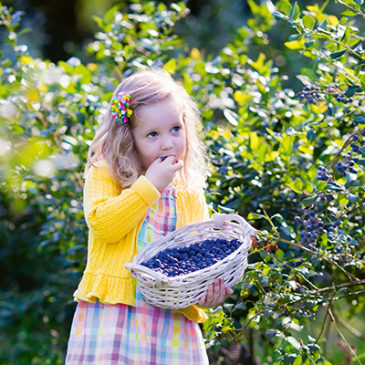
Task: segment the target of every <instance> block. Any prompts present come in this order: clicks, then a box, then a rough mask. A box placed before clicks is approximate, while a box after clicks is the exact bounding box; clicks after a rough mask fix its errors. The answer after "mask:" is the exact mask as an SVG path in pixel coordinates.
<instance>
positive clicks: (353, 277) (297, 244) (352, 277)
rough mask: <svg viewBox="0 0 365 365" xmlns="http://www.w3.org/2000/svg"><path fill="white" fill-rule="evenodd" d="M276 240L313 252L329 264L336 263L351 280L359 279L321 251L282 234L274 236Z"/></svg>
mask: <svg viewBox="0 0 365 365" xmlns="http://www.w3.org/2000/svg"><path fill="white" fill-rule="evenodd" d="M274 238H275V239H276V240H277V242H283V243H286V244H288V245H290V246H294V247H298V248H300V249H301V250H303V251H305V252H308V253H310V254H312V255H314V256H316V257H319V258H321V259H323V260H324V261H326V262H327V263H328V264H331V265H335V266H336V267H337V268H338V269H339V270H341V271H342V272H343V273H344V274H345V275H346V276H347V277H348V278H349V279H350V280H351V281H358V280H359V279H358V278H357V277H356V276H355V275H353V274H351V273H349V272H348V271H346V270H345V269H344V268H343V267H342V266H341V265H339V264H338V263H337V262H336V261H333V260H331V259H329V258H327V257H325V256H323V255H321V254H319V253H317V252H315V251H313V250H310V249H309V248H307V247H304V246H302V245H300V244H299V243H296V242H291V241H288V240H285V239H283V238H281V237H280V236H279V237H274Z"/></svg>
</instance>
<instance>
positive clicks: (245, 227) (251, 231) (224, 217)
mask: <svg viewBox="0 0 365 365" xmlns="http://www.w3.org/2000/svg"><path fill="white" fill-rule="evenodd" d="M212 218H213V221H214V224H215V225H216V227H218V228H222V227H223V225H224V222H225V221H236V222H237V223H239V224H240V226H241V227H242V231H243V234H247V235H250V236H254V237H256V235H257V230H256V229H255V228H253V227H252V226H251V225H250V224H249V223H247V221H246V220H245V219H243V218H242V217H241V216H240V215H238V214H222V213H214V214H213V217H212Z"/></svg>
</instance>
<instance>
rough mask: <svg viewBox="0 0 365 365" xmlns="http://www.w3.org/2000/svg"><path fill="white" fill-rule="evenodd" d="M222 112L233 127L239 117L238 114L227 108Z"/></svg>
mask: <svg viewBox="0 0 365 365" xmlns="http://www.w3.org/2000/svg"><path fill="white" fill-rule="evenodd" d="M223 114H224V116H225V117H226V119H227V120H228V122H229V123H231V124H232V125H234V126H235V127H236V126H237V125H238V119H239V116H238V114H236V113H235V112H233V111H232V110H229V109H224V110H223Z"/></svg>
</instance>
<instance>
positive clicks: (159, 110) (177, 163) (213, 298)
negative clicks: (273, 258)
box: [66, 71, 232, 365]
mask: <svg viewBox="0 0 365 365" xmlns="http://www.w3.org/2000/svg"><path fill="white" fill-rule="evenodd" d="M199 126H200V116H199V111H198V109H197V106H196V105H195V104H194V103H193V101H192V100H191V98H190V97H189V96H188V94H187V93H186V91H185V90H184V89H183V88H182V87H181V86H179V85H178V84H177V83H176V82H175V81H174V80H173V79H172V78H171V77H170V76H169V75H168V74H167V73H165V72H163V71H144V72H137V73H135V74H133V75H132V76H130V77H128V78H127V79H125V80H124V81H123V82H122V83H121V84H120V85H119V86H118V87H117V89H116V90H115V93H114V95H113V97H112V101H111V103H110V107H109V110H108V112H107V114H106V116H105V119H104V122H103V124H102V125H101V127H100V129H99V130H98V132H97V133H96V136H95V138H94V140H93V142H92V144H91V146H90V150H89V156H88V157H89V158H88V164H87V166H86V171H85V175H86V180H85V187H84V212H85V218H86V221H87V225H88V227H89V244H88V260H87V266H86V269H85V272H84V274H83V277H82V280H81V282H80V284H79V287H78V289H77V290H76V292H75V294H74V296H75V300H76V301H78V305H77V309H76V313H75V316H74V320H73V324H72V328H71V335H70V340H69V344H68V351H67V355H66V364H68V365H73V364H102V365H107V364H113V365H114V364H115V365H116V364H142V365H146V364H166V365H172V364H189V365H190V364H191V365H193V364H194V365H199V364H208V358H207V354H206V350H205V346H204V342H203V339H202V334H201V331H200V328H199V325H198V323H202V322H204V321H205V319H206V315H205V313H204V312H203V310H202V309H201V308H200V307H206V308H208V307H214V306H216V305H218V304H220V303H221V302H223V301H224V300H225V299H226V297H227V296H228V295H230V294H231V293H232V290H231V289H230V288H228V287H226V286H225V285H224V282H222V281H217V280H216V281H215V282H214V284H212V285H210V287H209V288H208V290H207V292H206V294H205V295H203V297H202V298H201V299H200V301H199V305H200V307H199V306H196V305H193V306H191V307H188V308H185V309H183V310H180V311H172V310H164V309H159V308H156V307H154V306H151V305H149V304H147V303H146V302H145V301H144V300H143V298H142V296H141V294H140V292H139V290H138V287H137V286H136V280H135V279H134V278H133V277H132V276H131V275H130V273H129V271H128V270H127V269H126V268H125V267H124V265H125V264H126V263H128V262H131V261H132V259H133V257H134V256H135V255H136V253H137V252H138V250H140V249H142V248H143V247H144V246H145V245H146V244H148V243H150V242H152V241H154V240H155V239H157V238H158V237H159V236H161V235H166V234H167V233H168V232H170V231H172V230H175V229H178V228H180V227H183V226H185V225H187V224H190V223H194V222H198V221H203V220H206V219H208V218H209V216H208V209H207V206H206V203H205V198H204V194H203V185H204V183H205V179H206V162H205V161H206V155H205V151H204V145H203V144H202V142H200V141H199V139H198V137H197V128H198V127H199Z"/></svg>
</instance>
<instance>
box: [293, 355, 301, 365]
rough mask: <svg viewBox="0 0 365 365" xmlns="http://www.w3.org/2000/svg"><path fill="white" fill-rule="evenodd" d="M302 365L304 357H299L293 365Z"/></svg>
mask: <svg viewBox="0 0 365 365" xmlns="http://www.w3.org/2000/svg"><path fill="white" fill-rule="evenodd" d="M301 364H302V357H301V356H298V357H297V358H296V359H295V360H294V362H293V365H301Z"/></svg>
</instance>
